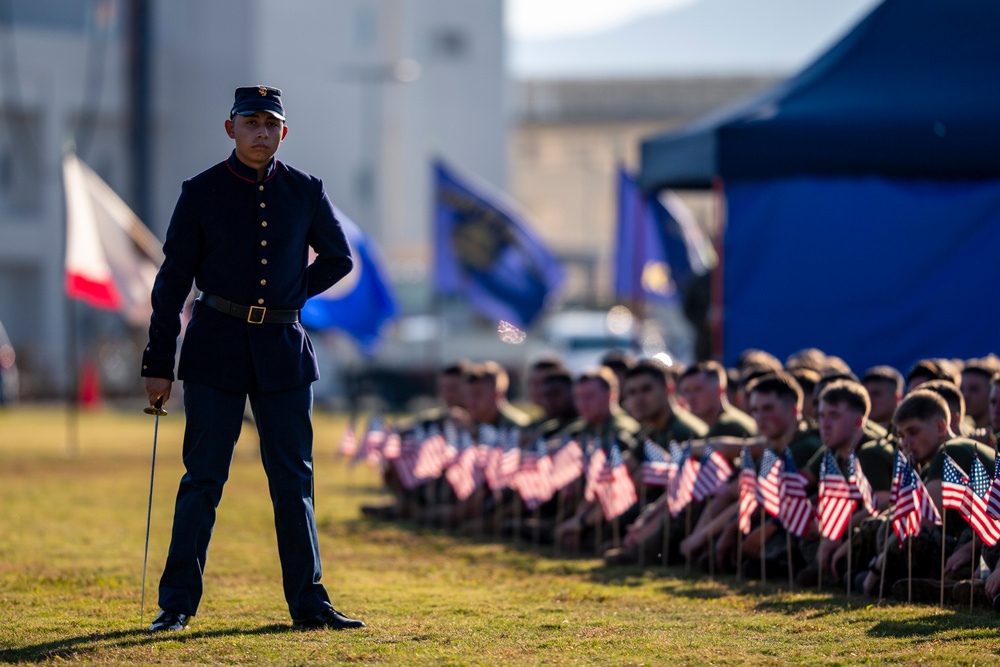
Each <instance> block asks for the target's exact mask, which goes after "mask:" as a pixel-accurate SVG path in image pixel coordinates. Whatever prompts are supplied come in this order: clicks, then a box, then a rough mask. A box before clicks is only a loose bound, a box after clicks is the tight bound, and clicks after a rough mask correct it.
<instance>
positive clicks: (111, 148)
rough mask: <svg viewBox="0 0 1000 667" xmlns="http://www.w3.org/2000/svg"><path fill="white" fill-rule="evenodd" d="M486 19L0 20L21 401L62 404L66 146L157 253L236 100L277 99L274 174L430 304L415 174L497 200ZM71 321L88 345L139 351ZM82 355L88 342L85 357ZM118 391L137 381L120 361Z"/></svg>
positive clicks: (495, 97) (398, 14) (60, 15)
mask: <svg viewBox="0 0 1000 667" xmlns="http://www.w3.org/2000/svg"><path fill="white" fill-rule="evenodd" d="M502 10H503V3H502V0H477V1H476V2H468V1H467V0H337V1H336V2H330V1H328V0H285V1H284V2H281V3H279V4H275V3H273V2H264V1H263V0H211V1H210V2H205V1H204V0H31V1H30V2H21V1H18V0H3V1H0V117H2V119H3V126H4V129H5V131H4V132H2V133H0V234H2V237H3V239H4V240H3V242H2V243H0V321H2V322H3V323H4V325H5V326H6V328H7V330H8V333H9V334H10V337H11V340H12V342H13V344H14V348H15V349H16V350H17V352H18V362H19V365H20V369H21V376H22V389H23V390H24V392H25V393H26V394H28V395H29V396H31V395H34V396H44V395H52V394H54V393H56V392H58V391H62V390H64V389H65V387H66V386H67V383H68V381H69V377H70V372H69V368H70V362H69V359H68V356H67V339H68V337H69V333H68V332H69V331H70V326H69V317H70V316H69V313H71V312H73V310H71V309H70V308H68V307H67V305H66V303H65V298H64V296H63V244H64V237H65V212H64V204H63V196H62V182H61V158H62V152H63V149H64V146H66V145H67V144H75V148H76V151H77V153H78V155H79V156H80V157H81V158H82V159H83V161H84V162H86V163H87V164H89V165H90V166H91V167H92V168H94V170H95V171H97V172H98V173H99V174H100V175H101V176H102V177H103V178H104V179H105V180H106V181H107V182H108V183H109V184H110V185H111V186H112V187H113V188H114V189H115V190H116V191H117V192H119V193H120V194H121V195H122V196H123V198H124V199H125V200H126V201H127V202H128V203H129V204H130V205H131V206H132V207H133V208H134V209H135V210H136V212H137V213H138V214H139V215H140V216H141V217H142V218H143V219H144V220H145V222H146V223H147V225H148V226H149V227H150V228H151V229H152V230H153V231H154V232H155V233H156V234H157V235H158V236H160V237H161V238H162V236H163V233H164V231H165V229H166V226H167V222H168V220H169V217H170V213H171V211H172V208H173V204H174V201H175V200H176V197H177V194H178V193H179V191H180V183H181V181H182V180H183V179H184V178H187V177H189V176H192V175H194V174H196V173H198V172H199V171H201V170H203V169H205V168H207V167H209V166H210V165H212V164H214V163H216V162H218V161H219V160H221V159H224V158H225V157H226V156H227V155H228V153H229V151H230V150H231V147H232V143H231V140H229V139H228V138H227V137H226V135H225V133H224V129H223V121H224V120H226V119H227V117H228V110H229V108H230V106H231V104H232V94H233V89H234V88H236V87H237V86H240V85H249V84H256V83H261V82H266V83H268V84H271V85H275V86H278V87H280V88H282V89H283V92H284V101H285V104H286V108H287V110H288V125H289V128H290V130H289V134H288V138H287V140H286V143H285V144H284V146H283V147H282V149H281V152H280V154H279V157H280V158H281V159H284V160H287V161H288V162H289V163H291V164H294V165H296V166H298V167H300V168H302V169H305V170H307V171H310V172H313V173H315V174H316V175H318V176H321V177H322V178H323V179H324V181H325V183H326V186H327V190H328V192H329V194H330V196H331V198H332V199H333V200H334V201H335V202H336V203H337V204H338V205H339V206H340V208H341V209H342V210H343V211H344V212H345V213H346V214H347V215H349V216H350V217H352V218H353V219H354V220H355V221H356V222H358V223H359V224H360V225H361V226H362V227H363V228H365V229H366V230H367V231H368V232H369V233H371V234H372V235H373V236H374V237H375V238H376V240H377V241H378V243H379V244H380V245H381V248H382V250H383V254H384V255H385V256H386V259H387V263H388V266H389V267H390V270H391V271H392V273H393V276H394V278H395V279H396V281H397V283H398V284H399V286H400V292H401V296H402V297H403V298H404V300H405V302H406V303H405V304H404V305H407V306H409V307H412V308H419V307H420V305H421V301H422V300H423V301H426V299H427V284H426V279H425V278H426V267H427V263H428V260H429V256H428V253H429V247H428V242H427V240H428V238H429V231H430V226H429V220H430V213H431V200H430V196H431V193H430V185H431V180H430V160H431V158H432V157H433V156H435V155H440V156H442V157H443V158H445V159H447V160H449V161H450V162H452V163H454V164H455V165H456V166H459V167H462V168H464V169H468V170H470V171H473V172H475V173H476V174H478V175H479V176H481V177H482V178H484V179H486V180H488V181H490V182H492V183H493V184H495V185H497V186H498V187H501V188H503V187H505V186H506V174H507V162H506V159H507V155H506V139H507V128H508V110H509V106H508V105H507V104H506V100H505V91H506V88H505V77H504V71H503V67H504V58H503V55H504V54H503V50H504V40H503V32H502V31H503V20H502V19H503V16H502ZM76 311H77V312H78V313H82V314H80V315H76V316H74V317H79V318H80V319H81V320H82V323H83V324H84V325H85V326H84V327H83V332H82V333H83V337H84V340H83V342H84V343H88V342H89V343H91V344H92V343H93V342H94V340H95V339H100V338H102V337H104V336H105V335H107V336H109V337H111V338H115V337H121V336H123V335H124V336H125V337H127V336H128V335H131V336H132V337H133V338H135V337H139V338H142V337H143V336H144V333H143V332H121V331H116V328H119V327H120V326H121V325H120V323H117V322H116V321H115V319H114V318H106V317H104V316H102V315H100V314H98V313H93V312H88V309H86V307H84V306H80V308H77V309H76ZM88 336H89V338H88ZM120 362H121V363H120V364H119V365H120V366H121V367H122V369H123V373H124V375H123V377H125V378H133V377H134V375H135V374H136V373H137V366H136V367H135V368H132V367H131V366H130V365H129V364H130V362H129V359H128V357H127V355H126V358H125V359H123V360H120Z"/></svg>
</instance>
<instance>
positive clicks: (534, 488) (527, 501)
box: [514, 438, 555, 510]
mask: <svg viewBox="0 0 1000 667" xmlns="http://www.w3.org/2000/svg"><path fill="white" fill-rule="evenodd" d="M551 473H552V458H551V457H550V456H549V452H548V448H547V447H546V445H545V440H544V439H543V438H539V439H538V440H537V441H535V444H533V445H532V446H531V447H529V448H527V449H526V450H525V451H524V452H523V453H522V454H521V468H520V469H519V470H518V471H517V473H516V474H515V475H514V488H515V489H516V490H517V492H518V494H520V496H521V500H522V501H524V506H525V507H527V508H528V509H529V510H534V509H536V508H538V507H539V506H541V505H542V504H543V503H545V502H547V501H548V500H549V499H550V498H552V495H553V494H554V493H555V491H554V490H553V488H552V483H551V481H550V480H549V475H550V474H551Z"/></svg>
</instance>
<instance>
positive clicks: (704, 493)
mask: <svg viewBox="0 0 1000 667" xmlns="http://www.w3.org/2000/svg"><path fill="white" fill-rule="evenodd" d="M732 475H733V466H732V464H730V463H729V461H727V460H726V457H725V456H723V455H722V454H721V453H720V452H717V451H716V450H715V448H714V447H712V446H711V445H707V446H706V447H705V452H704V454H702V456H701V470H700V471H699V472H698V476H697V477H696V478H695V480H694V489H693V490H692V491H691V495H692V496H693V497H694V499H695V500H704V499H705V498H708V497H709V496H711V495H714V494H715V492H716V491H718V490H719V489H720V488H722V485H723V484H725V483H726V482H728V481H729V478H730V477H732Z"/></svg>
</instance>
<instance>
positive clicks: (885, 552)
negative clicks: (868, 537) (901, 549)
mask: <svg viewBox="0 0 1000 667" xmlns="http://www.w3.org/2000/svg"><path fill="white" fill-rule="evenodd" d="M890 523H892V513H891V512H890V513H889V516H888V518H887V521H886V522H885V534H884V536H883V539H882V542H883V544H882V574H881V575H880V576H879V579H878V603H879V604H882V593H883V592H884V591H885V561H886V560H888V557H889V524H890Z"/></svg>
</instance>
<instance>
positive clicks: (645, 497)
mask: <svg viewBox="0 0 1000 667" xmlns="http://www.w3.org/2000/svg"><path fill="white" fill-rule="evenodd" d="M624 403H625V406H626V407H627V408H628V411H629V413H630V414H631V415H632V416H633V417H635V418H636V419H637V420H638V421H639V423H640V424H641V425H642V431H640V432H639V435H638V437H637V438H636V445H635V447H633V448H632V449H630V450H629V451H628V453H627V454H626V455H625V464H626V465H627V466H628V468H629V472H630V473H631V475H632V478H633V480H634V481H635V484H636V488H637V489H639V490H640V491H641V492H642V493H641V494H640V498H639V503H637V504H636V506H635V507H634V508H632V510H629V511H628V512H626V513H625V514H624V515H622V520H623V521H625V522H627V523H628V524H633V522H634V521H635V520H638V517H639V511H640V510H642V506H649V505H650V504H651V503H655V507H649V509H647V510H645V511H643V514H642V516H643V522H644V523H645V522H655V523H656V526H657V528H659V529H660V530H662V528H661V527H662V523H663V521H662V517H663V509H664V507H665V498H664V497H663V495H662V493H663V489H662V488H661V487H649V488H645V485H643V484H641V482H640V477H641V466H642V464H643V463H645V462H646V457H645V447H644V443H645V442H646V441H647V440H649V441H651V442H653V443H655V444H657V445H659V446H660V447H662V448H663V449H665V450H668V449H669V447H670V443H671V442H681V441H685V440H691V439H693V438H703V437H705V436H706V435H707V434H708V431H709V429H708V424H706V423H705V422H703V421H702V420H701V419H699V418H698V417H696V416H695V415H694V414H692V413H691V412H689V411H688V410H686V409H685V408H682V407H680V406H679V405H678V403H677V400H676V387H675V384H674V381H673V376H672V374H670V373H669V371H667V369H666V368H665V367H664V365H663V364H662V363H660V362H659V361H657V360H655V359H643V360H642V361H640V362H639V363H637V364H636V366H635V367H634V368H632V369H631V370H629V371H628V372H627V373H626V374H625V390H624ZM678 525H679V526H680V527H681V528H683V523H679V524H678ZM645 528H646V526H634V527H633V525H629V528H628V529H627V534H626V538H625V541H624V546H623V547H621V548H620V549H619V548H616V549H615V550H614V551H613V552H606V553H605V560H606V561H608V562H609V563H610V562H615V563H616V564H624V563H626V562H633V561H636V562H637V561H638V560H639V550H640V549H647V551H650V560H652V559H653V558H655V557H656V555H657V554H656V552H657V549H659V545H661V544H662V542H663V539H662V532H659V533H658V532H657V530H653V531H649V530H645ZM681 537H683V534H678V536H677V539H680V538H681ZM674 544H676V540H675V541H674Z"/></svg>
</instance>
